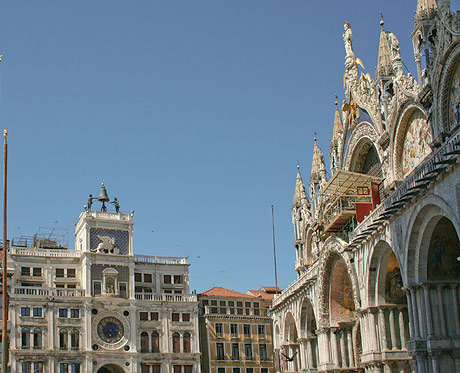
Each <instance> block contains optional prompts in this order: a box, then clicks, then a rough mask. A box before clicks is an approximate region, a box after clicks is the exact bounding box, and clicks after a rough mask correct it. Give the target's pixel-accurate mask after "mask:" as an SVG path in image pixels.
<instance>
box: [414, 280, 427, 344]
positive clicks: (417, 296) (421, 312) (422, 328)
mask: <svg viewBox="0 0 460 373" xmlns="http://www.w3.org/2000/svg"><path fill="white" fill-rule="evenodd" d="M422 291H423V290H421V286H417V288H416V289H415V300H416V302H417V308H416V309H417V310H418V327H419V331H420V337H422V338H423V337H425V336H426V334H427V333H426V330H425V323H424V322H423V320H425V314H424V313H425V307H424V301H423V299H422V298H423V296H422Z"/></svg>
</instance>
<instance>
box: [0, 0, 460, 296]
mask: <svg viewBox="0 0 460 373" xmlns="http://www.w3.org/2000/svg"><path fill="white" fill-rule="evenodd" d="M452 5H453V8H454V9H457V8H459V1H458V0H457V1H452ZM415 6H416V1H415V0H414V1H409V0H404V1H401V0H387V1H380V2H377V1H368V0H349V1H338V0H333V1H308V0H302V1H299V0H289V1H281V0H278V1H274V0H258V1H255V0H254V1H251V0H244V1H243V0H232V1H214V0H206V1H201V0H189V1H185V0H183V1H175V0H168V1H166V0H164V1H154V0H151V1H126V0H124V1H118V0H100V1H93V0H91V1H89V0H88V1H87V0H79V1H61V0H59V1H57V0H56V1H48V0H40V1H36V0H27V1H26V0H23V1H17V0H9V1H2V2H1V4H0V54H4V59H3V62H2V63H1V64H0V74H1V101H0V123H1V124H0V125H1V126H3V127H8V129H9V134H10V137H9V184H8V185H9V229H8V236H9V237H10V238H11V237H14V236H17V235H19V234H25V235H32V234H33V233H35V232H36V230H37V228H38V227H39V226H54V225H56V224H57V225H59V226H60V227H64V228H68V229H69V231H70V239H71V247H73V235H72V234H73V226H74V223H75V222H76V221H77V219H78V216H79V214H80V212H81V211H82V209H83V205H84V204H85V203H86V200H87V198H88V194H89V193H93V194H96V195H97V194H98V193H99V187H100V180H101V179H102V178H104V179H105V181H106V186H107V189H108V192H109V196H110V197H111V198H113V197H115V196H116V197H117V198H118V199H119V200H120V204H121V210H122V211H125V212H129V211H131V210H132V209H134V210H135V222H136V225H135V236H134V243H135V251H136V252H137V253H139V254H148V255H166V256H189V257H190V262H191V268H190V271H191V288H192V289H196V290H197V291H198V292H201V291H204V290H207V289H208V288H210V287H212V286H224V287H227V288H231V289H235V290H238V291H246V290H247V289H257V288H259V287H260V286H261V285H273V284H274V275H273V251H272V232H271V209H270V206H271V205H272V204H274V205H275V220H276V239H277V240H276V243H277V253H278V274H279V281H278V282H279V285H280V286H281V287H286V286H287V285H289V284H290V283H291V282H292V281H293V280H294V279H295V278H296V275H295V272H294V259H295V255H294V249H293V248H292V241H293V234H292V225H291V215H290V208H291V204H292V196H293V193H294V185H295V177H296V162H297V160H299V161H300V164H301V171H302V173H303V176H304V181H305V182H306V183H307V182H308V179H309V169H310V165H311V153H312V145H313V134H314V132H315V131H316V132H317V133H318V141H319V144H320V146H321V147H322V149H323V151H324V153H325V154H327V153H329V140H330V137H331V134H332V122H333V116H334V95H335V94H338V95H339V100H340V101H341V100H342V99H343V89H342V84H343V82H342V75H343V71H344V57H345V51H344V47H343V41H342V33H343V22H344V21H349V22H350V23H351V25H352V30H353V35H354V40H353V44H354V49H355V53H356V54H357V56H358V57H360V58H361V60H362V61H363V63H364V65H365V67H366V71H368V72H370V73H371V75H374V69H375V65H376V62H377V47H378V41H379V32H380V25H379V21H380V11H383V13H384V17H385V28H386V29H388V30H390V31H392V32H394V33H395V34H396V35H397V37H398V38H399V40H400V43H401V49H402V55H403V59H404V62H405V64H406V66H407V67H408V68H409V69H410V70H411V72H412V73H413V74H414V75H415V68H414V63H413V57H412V44H411V40H410V32H411V31H412V27H413V12H414V9H415ZM55 222H57V223H55Z"/></svg>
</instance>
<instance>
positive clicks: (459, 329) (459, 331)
mask: <svg viewBox="0 0 460 373" xmlns="http://www.w3.org/2000/svg"><path fill="white" fill-rule="evenodd" d="M457 288H458V285H456V284H451V285H450V289H451V293H452V305H453V308H454V318H455V335H456V336H459V335H460V320H459V317H460V315H459V312H458V299H457V291H458V290H457Z"/></svg>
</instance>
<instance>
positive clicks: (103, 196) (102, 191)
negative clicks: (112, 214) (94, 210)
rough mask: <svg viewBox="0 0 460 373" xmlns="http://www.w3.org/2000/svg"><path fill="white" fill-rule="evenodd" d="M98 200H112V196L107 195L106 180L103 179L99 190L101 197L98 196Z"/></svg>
mask: <svg viewBox="0 0 460 373" xmlns="http://www.w3.org/2000/svg"><path fill="white" fill-rule="evenodd" d="M97 200H98V201H99V202H102V203H104V202H109V201H110V198H109V196H108V195H107V189H105V185H104V180H102V186H101V191H100V192H99V197H97Z"/></svg>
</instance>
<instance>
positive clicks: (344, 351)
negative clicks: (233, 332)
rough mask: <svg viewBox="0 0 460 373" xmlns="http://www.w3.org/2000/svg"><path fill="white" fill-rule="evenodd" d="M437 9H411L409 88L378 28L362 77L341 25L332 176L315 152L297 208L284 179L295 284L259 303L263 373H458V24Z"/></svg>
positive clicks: (423, 4) (424, 5)
mask: <svg viewBox="0 0 460 373" xmlns="http://www.w3.org/2000/svg"><path fill="white" fill-rule="evenodd" d="M450 5H451V4H450V1H449V0H438V1H437V2H436V1H435V0H419V1H418V4H417V8H416V13H415V22H414V31H413V33H412V35H411V37H412V39H413V44H414V57H415V61H416V65H417V70H418V71H417V77H416V78H417V79H415V77H413V76H411V75H410V74H408V75H405V74H403V71H402V61H401V56H400V53H399V42H398V41H397V38H396V36H395V35H393V34H392V33H390V32H388V31H386V30H385V25H384V24H383V22H382V30H381V35H380V46H379V60H378V67H377V72H376V76H375V77H374V78H372V77H371V76H370V75H369V74H367V73H366V71H365V70H363V68H362V67H360V66H361V65H362V63H361V60H360V59H359V58H357V56H356V55H355V53H354V51H353V47H352V40H353V34H352V28H351V27H350V25H349V24H348V23H346V24H345V33H344V42H345V52H346V57H345V87H346V88H345V94H344V97H345V100H344V102H343V104H342V105H338V104H337V108H336V114H335V118H334V127H333V138H332V140H331V143H330V146H331V148H330V153H329V157H330V162H331V174H332V177H331V179H330V180H327V179H326V171H325V164H324V157H323V154H322V152H321V150H320V149H319V146H318V145H317V144H316V141H315V150H314V156H313V158H314V159H313V166H312V170H311V177H310V183H309V185H308V186H309V192H310V193H309V196H307V194H306V191H305V186H304V184H303V181H302V177H301V175H300V171H299V172H298V174H297V181H296V189H295V195H294V201H293V207H292V218H293V224H294V231H295V242H294V247H295V250H296V255H297V257H296V262H295V270H296V272H297V275H298V278H297V280H296V281H294V282H293V283H292V284H291V285H290V286H289V287H288V288H286V289H285V290H284V291H283V293H282V294H280V296H278V297H277V298H275V300H274V302H273V310H272V315H273V316H272V317H273V322H274V331H275V336H274V345H275V354H276V355H277V364H276V367H277V371H282V372H300V371H303V372H337V371H358V372H361V371H366V372H412V371H415V372H423V373H424V372H440V371H443V372H460V312H459V307H460V305H459V302H460V262H459V260H460V242H459V238H458V237H459V235H460V170H459V169H458V161H459V156H460V130H459V128H460V126H459V125H460V120H459V118H460V116H459V113H460V111H459V110H460V109H459V108H460V92H458V91H459V87H460V85H459V83H458V82H459V76H460V75H459V74H460V73H459V71H460V18H459V14H458V13H455V12H453V11H451V10H450ZM408 21H410V20H408ZM355 43H359V36H358V37H357V38H356V40H355ZM360 57H361V58H362V59H363V60H365V56H360ZM283 354H284V355H283ZM285 356H288V357H294V358H293V359H286V357H285ZM290 360H292V361H290Z"/></svg>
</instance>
